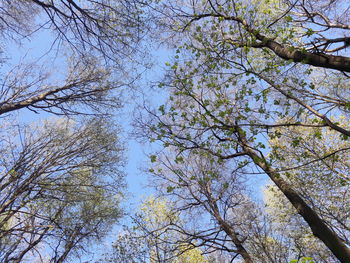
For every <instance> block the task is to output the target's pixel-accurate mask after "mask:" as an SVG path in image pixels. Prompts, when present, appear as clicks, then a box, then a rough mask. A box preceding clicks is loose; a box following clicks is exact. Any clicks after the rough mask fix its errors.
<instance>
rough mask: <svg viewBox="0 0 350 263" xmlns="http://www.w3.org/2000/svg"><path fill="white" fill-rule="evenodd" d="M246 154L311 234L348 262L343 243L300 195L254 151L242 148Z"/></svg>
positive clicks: (348, 256)
mask: <svg viewBox="0 0 350 263" xmlns="http://www.w3.org/2000/svg"><path fill="white" fill-rule="evenodd" d="M243 148H244V150H245V151H246V152H247V154H248V155H249V156H250V157H251V158H252V160H253V161H254V163H255V164H256V165H258V166H259V167H260V168H261V169H263V170H264V171H265V173H266V174H267V175H268V176H269V177H270V179H271V180H272V181H273V182H274V183H275V184H276V186H277V187H278V188H279V189H280V190H281V191H282V193H283V194H284V195H285V196H286V197H287V198H288V200H289V201H290V202H291V203H292V205H293V206H294V207H295V208H296V210H297V211H298V213H299V214H300V215H301V216H302V217H303V218H304V219H305V221H306V222H307V223H308V225H309V226H310V228H311V230H312V233H313V234H314V235H315V236H316V237H318V238H319V239H320V240H322V242H323V243H324V244H325V245H326V246H327V247H328V248H329V249H330V250H331V251H332V253H333V254H334V255H335V256H336V257H337V258H338V259H339V260H340V261H341V262H342V263H349V262H350V249H349V248H348V247H347V246H346V245H345V244H344V242H343V241H342V240H341V239H340V238H339V237H338V235H337V234H336V233H335V232H333V231H332V230H331V229H330V228H329V227H328V226H327V225H326V224H325V223H324V222H323V220H322V219H321V218H320V217H319V216H318V215H317V214H316V212H315V211H314V210H313V209H312V208H311V207H310V206H309V205H308V204H306V203H305V201H304V200H303V199H302V198H301V197H300V195H299V194H298V193H297V192H296V191H295V190H294V189H293V187H292V186H291V185H289V184H288V183H287V182H286V181H285V180H284V179H283V178H282V177H281V176H280V174H279V173H278V172H276V171H275V170H274V169H273V168H272V167H270V165H269V164H268V163H267V162H266V160H265V159H263V158H261V157H260V156H259V155H258V154H257V153H256V151H255V150H253V149H252V148H250V147H248V146H247V145H244V146H243Z"/></svg>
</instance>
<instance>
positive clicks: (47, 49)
mask: <svg viewBox="0 0 350 263" xmlns="http://www.w3.org/2000/svg"><path fill="white" fill-rule="evenodd" d="M52 41H53V36H52V35H51V34H50V33H49V32H39V33H37V34H36V35H35V37H33V38H30V40H29V39H22V40H21V41H20V42H17V43H14V42H11V41H7V42H5V43H3V44H2V46H3V48H4V54H6V55H5V57H6V58H7V60H6V63H5V64H4V65H3V66H2V68H1V70H2V72H8V71H10V70H12V69H13V68H14V67H16V66H18V65H21V64H23V63H26V62H32V63H34V64H36V65H39V66H44V67H45V69H48V70H49V71H52V72H53V73H54V74H53V76H52V77H53V78H54V79H58V80H59V79H60V78H62V76H64V70H62V69H64V68H65V58H64V57H63V56H61V55H60V53H59V52H56V51H57V50H55V49H52V46H51V43H52ZM151 55H152V59H153V67H151V68H150V69H147V70H145V69H141V68H140V71H144V74H143V75H142V78H141V79H140V80H139V81H138V82H137V86H138V87H137V88H136V89H135V90H133V91H131V92H130V91H129V92H124V95H123V99H125V101H124V107H123V108H122V109H121V110H120V111H118V112H117V116H116V117H115V121H116V122H117V123H118V124H119V125H120V126H121V129H122V134H121V135H120V137H121V140H122V143H124V145H125V147H126V151H125V157H126V166H125V168H124V173H125V175H126V178H125V179H126V184H127V189H126V195H125V200H124V202H123V203H122V204H121V206H122V208H124V210H125V212H126V213H132V212H133V211H135V209H137V207H138V206H139V204H140V202H142V200H143V199H145V198H146V197H147V196H150V195H151V194H152V193H153V192H152V190H151V188H149V187H147V182H148V180H147V175H146V174H145V172H144V169H145V168H146V167H147V164H148V162H149V159H148V157H147V153H150V152H151V151H152V148H151V147H150V145H149V143H148V142H144V143H140V142H138V141H136V140H135V139H134V138H133V136H132V134H131V133H132V131H133V127H132V125H131V123H132V116H133V114H134V111H135V108H136V107H137V106H138V105H142V103H143V99H145V98H146V99H147V100H148V101H150V102H152V103H154V104H155V105H157V104H162V103H163V101H165V98H166V94H165V93H161V92H160V91H159V90H154V89H151V88H150V86H151V84H150V82H151V80H152V81H154V80H161V78H162V74H163V72H164V69H165V67H166V66H165V63H166V62H167V61H169V59H170V57H171V52H170V51H168V50H166V49H162V48H158V49H154V50H153V51H152V54H151ZM47 67H50V68H47ZM130 98H131V99H130ZM15 117H16V118H18V120H19V121H20V122H21V123H26V124H30V123H33V122H38V121H42V120H44V119H46V118H50V117H52V114H49V113H39V114H36V113H34V112H32V111H29V110H27V109H21V110H19V111H16V112H15ZM11 118H12V115H11ZM129 223H130V220H129V218H128V217H125V218H123V219H122V220H121V222H120V224H119V225H117V226H114V227H112V226H111V229H113V231H111V232H110V234H109V236H108V238H107V239H105V240H104V241H103V242H102V243H101V244H100V246H94V247H93V248H92V250H93V251H96V253H93V254H92V255H91V256H90V255H89V256H87V257H83V258H82V260H79V261H76V262H85V261H87V262H93V261H94V260H97V259H98V258H99V257H100V256H101V255H102V254H103V253H104V252H106V251H107V248H108V247H110V245H111V244H112V241H113V239H114V236H115V235H116V234H117V232H118V231H120V230H121V229H122V228H121V227H122V224H129Z"/></svg>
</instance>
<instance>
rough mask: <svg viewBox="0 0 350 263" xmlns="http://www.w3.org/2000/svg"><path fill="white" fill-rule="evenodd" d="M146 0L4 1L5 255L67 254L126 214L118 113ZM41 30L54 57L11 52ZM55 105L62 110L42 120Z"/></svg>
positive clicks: (0, 113) (0, 112) (0, 109)
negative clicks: (19, 55)
mask: <svg viewBox="0 0 350 263" xmlns="http://www.w3.org/2000/svg"><path fill="white" fill-rule="evenodd" d="M143 6H144V5H143V4H142V3H140V2H138V1H123V0H122V1H108V0H106V1H105V0H101V1H73V0H67V1H66V0H62V1H52V0H47V1H46V0H45V1H44V0H43V1H41V0H28V1H27V0H18V1H2V2H1V3H0V17H1V19H0V34H1V35H2V39H3V45H2V47H1V52H2V58H3V59H2V61H1V63H2V68H1V76H2V77H1V79H0V82H1V87H0V117H1V119H0V120H1V123H0V125H1V127H2V129H1V132H0V138H1V139H0V151H1V153H2V155H1V160H0V171H1V174H0V189H1V191H0V251H1V252H0V261H1V262H26V261H27V262H28V261H29V262H33V261H35V260H37V261H38V262H43V261H49V262H64V261H67V260H68V259H69V258H70V256H79V255H81V253H82V252H83V251H84V250H85V249H86V248H87V245H88V244H91V243H90V242H91V241H93V240H95V241H96V240H97V239H99V238H101V237H103V236H104V235H105V234H106V231H105V230H106V227H107V226H109V225H110V224H113V223H115V222H116V221H117V220H118V219H119V218H120V216H121V214H122V213H121V209H120V208H119V202H120V200H121V198H122V192H123V186H124V184H123V179H122V177H123V174H122V173H121V172H120V167H121V166H122V164H123V158H122V153H123V147H122V146H121V142H120V141H119V137H118V135H119V133H120V131H119V129H118V127H115V125H114V124H113V123H112V122H111V121H110V119H111V118H112V117H113V114H114V113H116V110H117V109H119V108H120V106H121V100H120V95H121V89H120V88H121V87H123V86H127V85H129V84H130V83H132V82H133V81H134V80H135V78H134V77H135V76H132V74H127V73H128V70H127V67H128V66H129V65H130V62H131V61H132V59H133V58H132V55H133V54H134V53H136V52H138V45H139V44H140V41H141V40H142V37H143V35H144V32H145V30H146V27H145V26H146V23H145V21H146V20H144V15H143V11H142V7H143ZM38 37H42V38H43V39H41V41H43V42H44V44H47V46H49V48H48V50H42V51H39V52H43V53H44V58H45V59H46V60H45V59H43V58H38V57H37V54H35V55H33V57H34V59H32V61H29V60H28V57H31V56H30V55H31V53H30V51H28V52H29V55H28V56H27V57H25V58H21V60H20V61H19V62H18V61H16V58H12V57H11V56H13V55H14V54H12V53H11V50H12V48H13V47H17V48H18V49H25V48H26V45H27V44H28V43H29V42H30V41H33V40H35V39H36V38H38ZM43 46H44V45H43ZM36 51H37V50H36ZM34 53H35V52H34ZM40 55H42V54H40ZM33 61H34V62H33ZM44 61H45V62H44ZM17 62H18V65H15V66H13V64H14V63H17ZM42 63H43V64H42ZM42 113H45V114H42ZM34 114H35V115H36V116H37V117H38V118H40V119H41V121H40V122H38V123H36V124H35V123H32V122H31V119H33V120H34V119H36V118H32V116H33V115H34ZM37 114H38V115H37ZM51 115H60V116H61V118H60V119H57V118H56V119H50V120H43V119H46V118H50V117H51V118H52V116H51ZM48 116H49V117H48ZM24 119H29V120H26V121H24V122H23V120H24ZM40 126H41V127H40Z"/></svg>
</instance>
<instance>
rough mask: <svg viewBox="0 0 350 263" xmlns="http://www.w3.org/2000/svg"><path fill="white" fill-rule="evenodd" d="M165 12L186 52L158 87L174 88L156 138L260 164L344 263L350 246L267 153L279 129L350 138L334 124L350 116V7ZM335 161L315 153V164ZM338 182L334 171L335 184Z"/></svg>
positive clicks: (178, 7) (222, 6) (280, 5)
mask: <svg viewBox="0 0 350 263" xmlns="http://www.w3.org/2000/svg"><path fill="white" fill-rule="evenodd" d="M160 10H161V11H160V13H161V14H162V15H160V18H159V22H160V25H163V26H164V27H165V28H166V29H167V30H168V32H170V34H173V36H174V37H173V38H172V39H171V40H173V41H177V42H175V44H176V45H177V46H178V50H177V53H178V55H176V57H175V62H174V63H173V65H172V66H171V69H170V70H169V74H168V76H169V77H168V79H167V80H166V81H164V83H162V84H161V85H160V86H163V87H164V86H165V87H168V88H169V90H170V93H171V95H170V98H169V100H170V101H169V104H168V105H165V106H161V107H160V108H159V112H158V113H151V115H153V116H154V119H153V120H154V125H148V126H149V128H150V134H152V133H153V135H150V137H152V140H160V141H163V142H164V146H165V147H169V146H173V147H175V148H177V151H178V152H180V153H181V152H187V151H189V152H192V153H194V152H196V151H198V150H201V151H206V152H207V153H208V154H210V155H212V156H216V157H218V158H220V159H223V160H228V159H231V160H236V159H238V160H241V161H247V162H251V163H252V164H254V165H256V168H257V169H258V170H257V171H258V172H260V173H265V174H266V175H268V177H269V178H270V179H271V180H272V181H273V182H274V183H275V184H276V186H277V187H278V189H279V190H280V191H281V192H282V193H283V194H284V195H285V196H286V197H287V199H288V200H289V201H290V202H291V203H292V204H293V206H294V207H295V208H296V209H297V211H298V213H299V214H300V215H301V216H302V217H303V218H304V220H305V221H306V222H307V224H308V226H309V227H310V228H311V230H312V233H313V234H314V235H315V236H316V237H318V238H319V239H320V240H321V241H322V242H323V243H324V244H325V245H326V246H327V247H328V248H329V249H330V250H331V251H332V253H333V254H334V255H335V256H336V257H337V258H338V259H339V260H340V261H341V262H347V261H349V260H350V250H349V248H348V244H347V241H346V240H344V239H343V238H342V237H341V235H340V234H339V233H338V231H336V229H334V227H333V226H332V225H329V224H328V223H327V222H326V220H325V218H323V215H322V214H320V213H318V211H317V210H315V209H314V208H313V206H312V204H311V203H310V201H309V200H308V199H306V198H304V197H303V195H302V194H301V193H302V192H303V188H302V189H299V187H301V186H300V185H298V186H296V185H292V184H290V182H289V180H288V173H286V172H285V171H284V170H285V167H280V166H279V165H280V164H279V163H276V162H274V161H271V160H270V159H269V156H268V154H267V152H268V150H270V149H271V147H272V146H271V145H269V143H268V141H267V137H268V136H269V135H271V134H275V135H276V136H277V135H278V134H279V133H280V132H281V130H278V129H277V128H278V127H279V128H281V127H289V126H300V127H305V129H309V130H313V129H315V128H318V127H319V128H321V127H328V128H329V129H332V130H334V131H336V132H337V134H338V136H340V137H341V138H344V139H347V137H348V136H349V135H350V133H349V128H348V125H347V124H346V123H344V122H337V121H335V119H336V118H334V116H339V115H340V114H343V115H344V116H348V108H347V105H348V102H349V100H348V91H347V90H346V89H345V88H344V87H346V85H347V83H348V81H349V80H348V75H347V72H348V69H347V63H348V60H349V59H348V57H346V52H347V48H348V45H347V38H346V37H340V36H339V34H344V35H346V32H347V30H348V28H349V27H348V25H347V20H346V18H345V17H347V16H346V14H347V12H348V10H349V9H348V8H347V4H346V3H344V2H342V1H321V2H318V3H315V2H314V1H294V2H289V1H282V2H280V1H249V2H248V1H215V2H214V1H179V2H177V3H175V4H173V3H172V2H171V3H170V2H167V1H165V2H163V4H162V5H161V9H160ZM339 14H342V15H341V16H339ZM343 18H344V19H343ZM339 32H341V33H339ZM176 36H179V37H178V38H176ZM339 54H341V55H339ZM342 72H344V74H343V73H342ZM301 76H302V77H301ZM340 91H341V92H340ZM303 113H305V114H303ZM148 123H149V122H148ZM144 124H146V123H144ZM146 125H147V124H146ZM301 137H302V138H303V135H301ZM296 143H297V140H292V141H291V143H290V147H293V144H296ZM329 157H330V156H327V155H322V156H318V157H316V156H314V162H315V163H316V162H317V161H321V160H324V159H327V158H329ZM237 162H238V161H237ZM282 168H283V169H282ZM289 168H290V169H297V167H296V168H295V167H289ZM296 171H298V170H296ZM299 172H300V173H301V172H302V171H299ZM339 176H340V174H339V173H337V172H332V177H333V178H334V179H335V180H338V178H339ZM346 183H348V181H347V182H346ZM303 187H304V188H305V187H311V186H303Z"/></svg>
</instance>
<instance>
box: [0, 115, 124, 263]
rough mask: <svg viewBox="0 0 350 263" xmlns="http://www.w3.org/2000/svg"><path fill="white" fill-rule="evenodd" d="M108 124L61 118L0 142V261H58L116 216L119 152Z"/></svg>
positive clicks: (119, 214)
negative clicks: (36, 258)
mask: <svg viewBox="0 0 350 263" xmlns="http://www.w3.org/2000/svg"><path fill="white" fill-rule="evenodd" d="M107 127H108V126H107V122H106V121H104V123H103V122H101V121H94V120H91V121H87V122H86V123H85V124H83V125H79V124H77V123H76V124H75V123H73V122H72V121H67V120H62V119H61V120H57V121H56V123H53V122H46V123H45V124H44V125H43V127H42V128H37V129H25V128H24V127H20V129H19V130H18V131H17V136H18V137H21V142H20V143H19V140H18V137H17V136H16V137H13V135H14V134H12V136H11V137H10V136H9V138H8V139H7V140H2V147H1V149H2V153H3V155H2V158H1V167H2V169H3V171H2V176H1V199H0V204H1V205H0V214H1V221H0V226H1V231H0V237H1V243H0V246H1V253H0V259H1V262H22V261H23V260H25V259H27V260H28V259H30V258H31V257H41V256H43V255H45V254H47V255H49V256H50V260H51V261H52V262H63V261H64V260H65V259H66V258H67V256H68V254H69V253H71V252H72V251H74V250H75V251H79V249H82V248H83V245H84V244H86V242H88V241H90V240H93V239H96V238H100V237H101V236H103V234H104V233H105V231H106V227H109V225H110V224H112V223H115V222H116V220H118V219H119V217H120V216H121V211H120V209H119V205H118V204H119V201H120V197H121V186H122V177H121V175H122V174H121V173H119V175H118V166H119V165H120V161H121V159H120V158H121V157H120V154H121V152H122V151H121V148H120V146H119V145H118V144H119V142H118V140H117V137H116V130H111V129H108V128H107ZM110 127H111V126H110ZM16 128H17V127H16ZM9 129H10V128H8V129H7V132H9ZM18 144H19V145H18ZM118 196H119V198H118ZM44 248H45V249H44Z"/></svg>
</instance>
